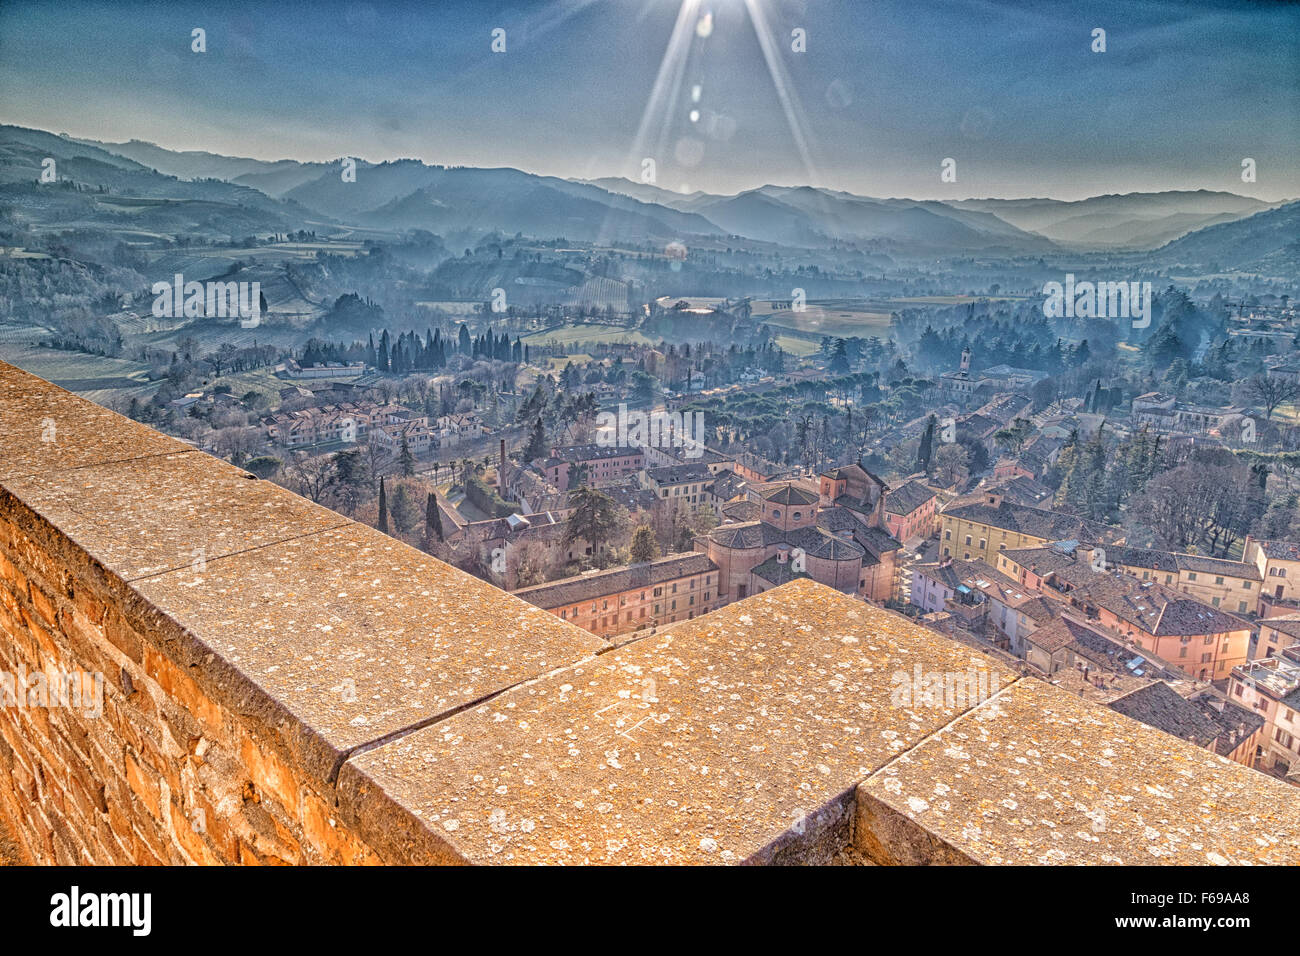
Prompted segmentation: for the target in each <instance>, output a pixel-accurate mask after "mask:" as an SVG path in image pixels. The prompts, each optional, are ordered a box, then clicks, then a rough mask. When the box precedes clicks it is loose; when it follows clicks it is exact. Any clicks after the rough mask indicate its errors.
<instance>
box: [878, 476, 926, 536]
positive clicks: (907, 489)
mask: <svg viewBox="0 0 1300 956" xmlns="http://www.w3.org/2000/svg"><path fill="white" fill-rule="evenodd" d="M938 514H939V496H938V494H937V493H936V492H935V491H934V489H933V488H929V487H927V486H925V485H923V484H922V483H921V482H919V481H908V482H904V483H903V484H902V485H899V486H898V487H897V488H891V489H889V493H888V494H887V495H886V496H885V530H886V531H888V532H889V533H890V534H891V535H893V536H894V537H895V538H897V539H898V540H899V541H902V542H904V543H906V542H908V541H914V540H915V539H917V538H928V537H930V535H932V534H934V533H935V532H936V531H937V530H939V522H938Z"/></svg>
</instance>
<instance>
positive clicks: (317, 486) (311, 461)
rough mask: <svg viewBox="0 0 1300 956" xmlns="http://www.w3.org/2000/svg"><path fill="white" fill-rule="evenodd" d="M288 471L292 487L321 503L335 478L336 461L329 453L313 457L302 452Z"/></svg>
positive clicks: (304, 495) (305, 496)
mask: <svg viewBox="0 0 1300 956" xmlns="http://www.w3.org/2000/svg"><path fill="white" fill-rule="evenodd" d="M286 471H287V472H288V477H289V483H290V487H291V488H292V489H293V490H294V491H296V492H297V493H298V494H300V495H302V496H303V497H304V498H310V499H311V500H312V501H314V502H316V503H317V504H319V503H320V501H321V499H322V498H324V497H325V492H326V491H328V490H329V487H330V483H331V481H332V480H333V478H334V461H333V459H331V458H330V456H329V455H318V456H316V457H312V456H310V455H306V454H301V453H300V454H299V455H298V456H296V457H295V458H294V461H293V463H292V464H290V465H289V467H288V468H287V469H286Z"/></svg>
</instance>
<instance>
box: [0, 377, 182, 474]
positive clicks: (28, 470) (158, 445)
mask: <svg viewBox="0 0 1300 956" xmlns="http://www.w3.org/2000/svg"><path fill="white" fill-rule="evenodd" d="M190 450H192V449H191V448H190V446H189V445H186V444H185V443H184V442H180V441H177V440H176V439H174V438H169V437H168V436H166V435H164V434H162V433H161V432H157V431H154V430H153V429H152V428H147V427H146V426H144V425H140V424H138V423H136V422H133V421H131V420H130V419H129V418H124V417H122V416H121V415H118V414H117V413H115V412H111V411H109V410H108V409H106V408H103V407H101V406H99V405H96V404H95V403H94V402H91V401H88V400H86V399H84V398H79V397H78V396H76V395H73V394H72V393H71V392H69V391H67V390H65V389H62V388H59V387H58V386H57V385H52V384H50V383H49V382H47V381H45V380H44V379H41V378H37V377H36V376H35V375H32V374H31V373H30V372H24V371H23V370H22V369H19V368H15V367H14V366H12V365H9V364H7V363H5V362H0V481H5V480H7V479H10V478H17V477H22V476H24V475H45V474H50V473H51V472H57V471H62V470H64V469H67V468H80V467H82V466H85V465H98V464H102V463H104V462H109V461H123V460H125V459H128V458H140V457H143V456H146V455H159V454H163V453H165V452H181V451H190Z"/></svg>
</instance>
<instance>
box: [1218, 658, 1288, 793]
mask: <svg viewBox="0 0 1300 956" xmlns="http://www.w3.org/2000/svg"><path fill="white" fill-rule="evenodd" d="M1228 697H1229V699H1230V700H1234V701H1236V702H1237V703H1239V704H1241V705H1242V706H1243V707H1247V708H1249V709H1251V710H1254V711H1255V712H1257V713H1259V714H1260V716H1262V717H1263V718H1264V721H1265V723H1264V730H1263V733H1262V734H1261V735H1260V743H1259V748H1260V757H1259V761H1258V763H1257V766H1258V767H1259V768H1260V769H1261V770H1268V771H1272V772H1274V773H1278V774H1281V775H1288V774H1289V775H1296V773H1297V771H1300V645H1297V646H1293V647H1290V648H1287V650H1286V651H1285V652H1284V654H1283V656H1281V657H1270V658H1268V659H1266V660H1256V661H1251V662H1250V663H1249V664H1244V665H1241V666H1239V667H1236V668H1234V669H1233V671H1232V679H1231V681H1230V682H1229V685H1228Z"/></svg>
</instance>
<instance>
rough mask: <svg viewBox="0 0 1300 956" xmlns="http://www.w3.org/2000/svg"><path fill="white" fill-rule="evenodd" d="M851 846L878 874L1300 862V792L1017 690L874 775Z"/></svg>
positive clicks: (1036, 691) (1106, 715)
mask: <svg viewBox="0 0 1300 956" xmlns="http://www.w3.org/2000/svg"><path fill="white" fill-rule="evenodd" d="M855 845H856V846H857V848H858V849H859V850H860V851H863V852H865V853H866V854H867V855H868V856H869V857H871V858H873V859H874V860H875V861H876V862H893V863H937V862H942V863H981V864H1039V865H1042V864H1074V865H1085V864H1088V865H1091V864H1098V863H1111V864H1125V865H1142V864H1186V865H1198V864H1199V865H1207V864H1247V863H1265V864H1289V865H1293V866H1294V865H1296V864H1297V863H1300V792H1297V791H1296V789H1295V788H1294V787H1291V786H1289V785H1287V784H1285V783H1282V782H1280V781H1278V780H1275V779H1273V778H1271V777H1269V776H1267V775H1265V774H1262V773H1260V772H1259V771H1257V770H1252V769H1250V768H1248V767H1244V766H1242V765H1240V764H1236V763H1233V762H1231V761H1229V760H1227V759H1225V758H1223V757H1220V756H1218V755H1216V754H1214V753H1211V752H1210V751H1208V750H1205V749H1203V748H1200V747H1197V746H1195V745H1194V744H1191V743H1188V742H1187V741H1184V740H1181V739H1179V738H1177V737H1174V736H1172V735H1170V734H1166V733H1163V732H1162V731H1159V730H1156V729H1155V728H1152V727H1148V726H1146V725H1145V724H1142V723H1139V722H1138V721H1136V720H1132V719H1130V718H1128V717H1125V716H1123V715H1122V714H1117V713H1115V712H1114V711H1112V710H1110V709H1108V708H1105V707H1098V706H1096V705H1095V704H1090V703H1088V702H1086V701H1083V700H1080V699H1079V698H1078V697H1076V696H1074V695H1073V694H1070V693H1069V692H1067V691H1064V690H1061V689H1059V688H1056V687H1052V686H1051V685H1049V684H1046V683H1044V682H1042V681H1038V680H1033V679H1029V678H1026V679H1022V680H1019V681H1017V682H1016V683H1015V684H1014V685H1013V686H1011V687H1010V688H1008V689H1007V690H1005V691H1002V692H1001V693H999V694H997V695H996V696H994V697H993V698H992V699H991V700H989V701H988V702H986V703H983V704H981V705H980V706H979V707H977V708H975V709H974V710H972V711H970V712H968V713H966V714H964V715H963V716H962V717H961V718H960V719H958V720H957V721H955V722H954V723H953V724H952V725H951V726H950V727H947V728H945V729H943V730H942V731H940V732H938V733H936V734H934V735H932V736H930V737H929V738H927V739H926V740H925V742H924V743H922V744H921V745H920V746H918V747H916V748H914V749H913V750H911V751H909V752H908V753H906V754H904V755H903V756H901V757H899V758H898V759H897V760H895V761H894V762H892V763H891V764H889V766H887V767H885V768H883V769H882V770H880V771H879V772H878V773H876V774H874V775H873V776H872V777H871V778H870V779H869V780H867V781H866V782H864V783H863V784H862V786H861V787H860V788H859V793H858V818H857V826H856V830H855Z"/></svg>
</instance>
